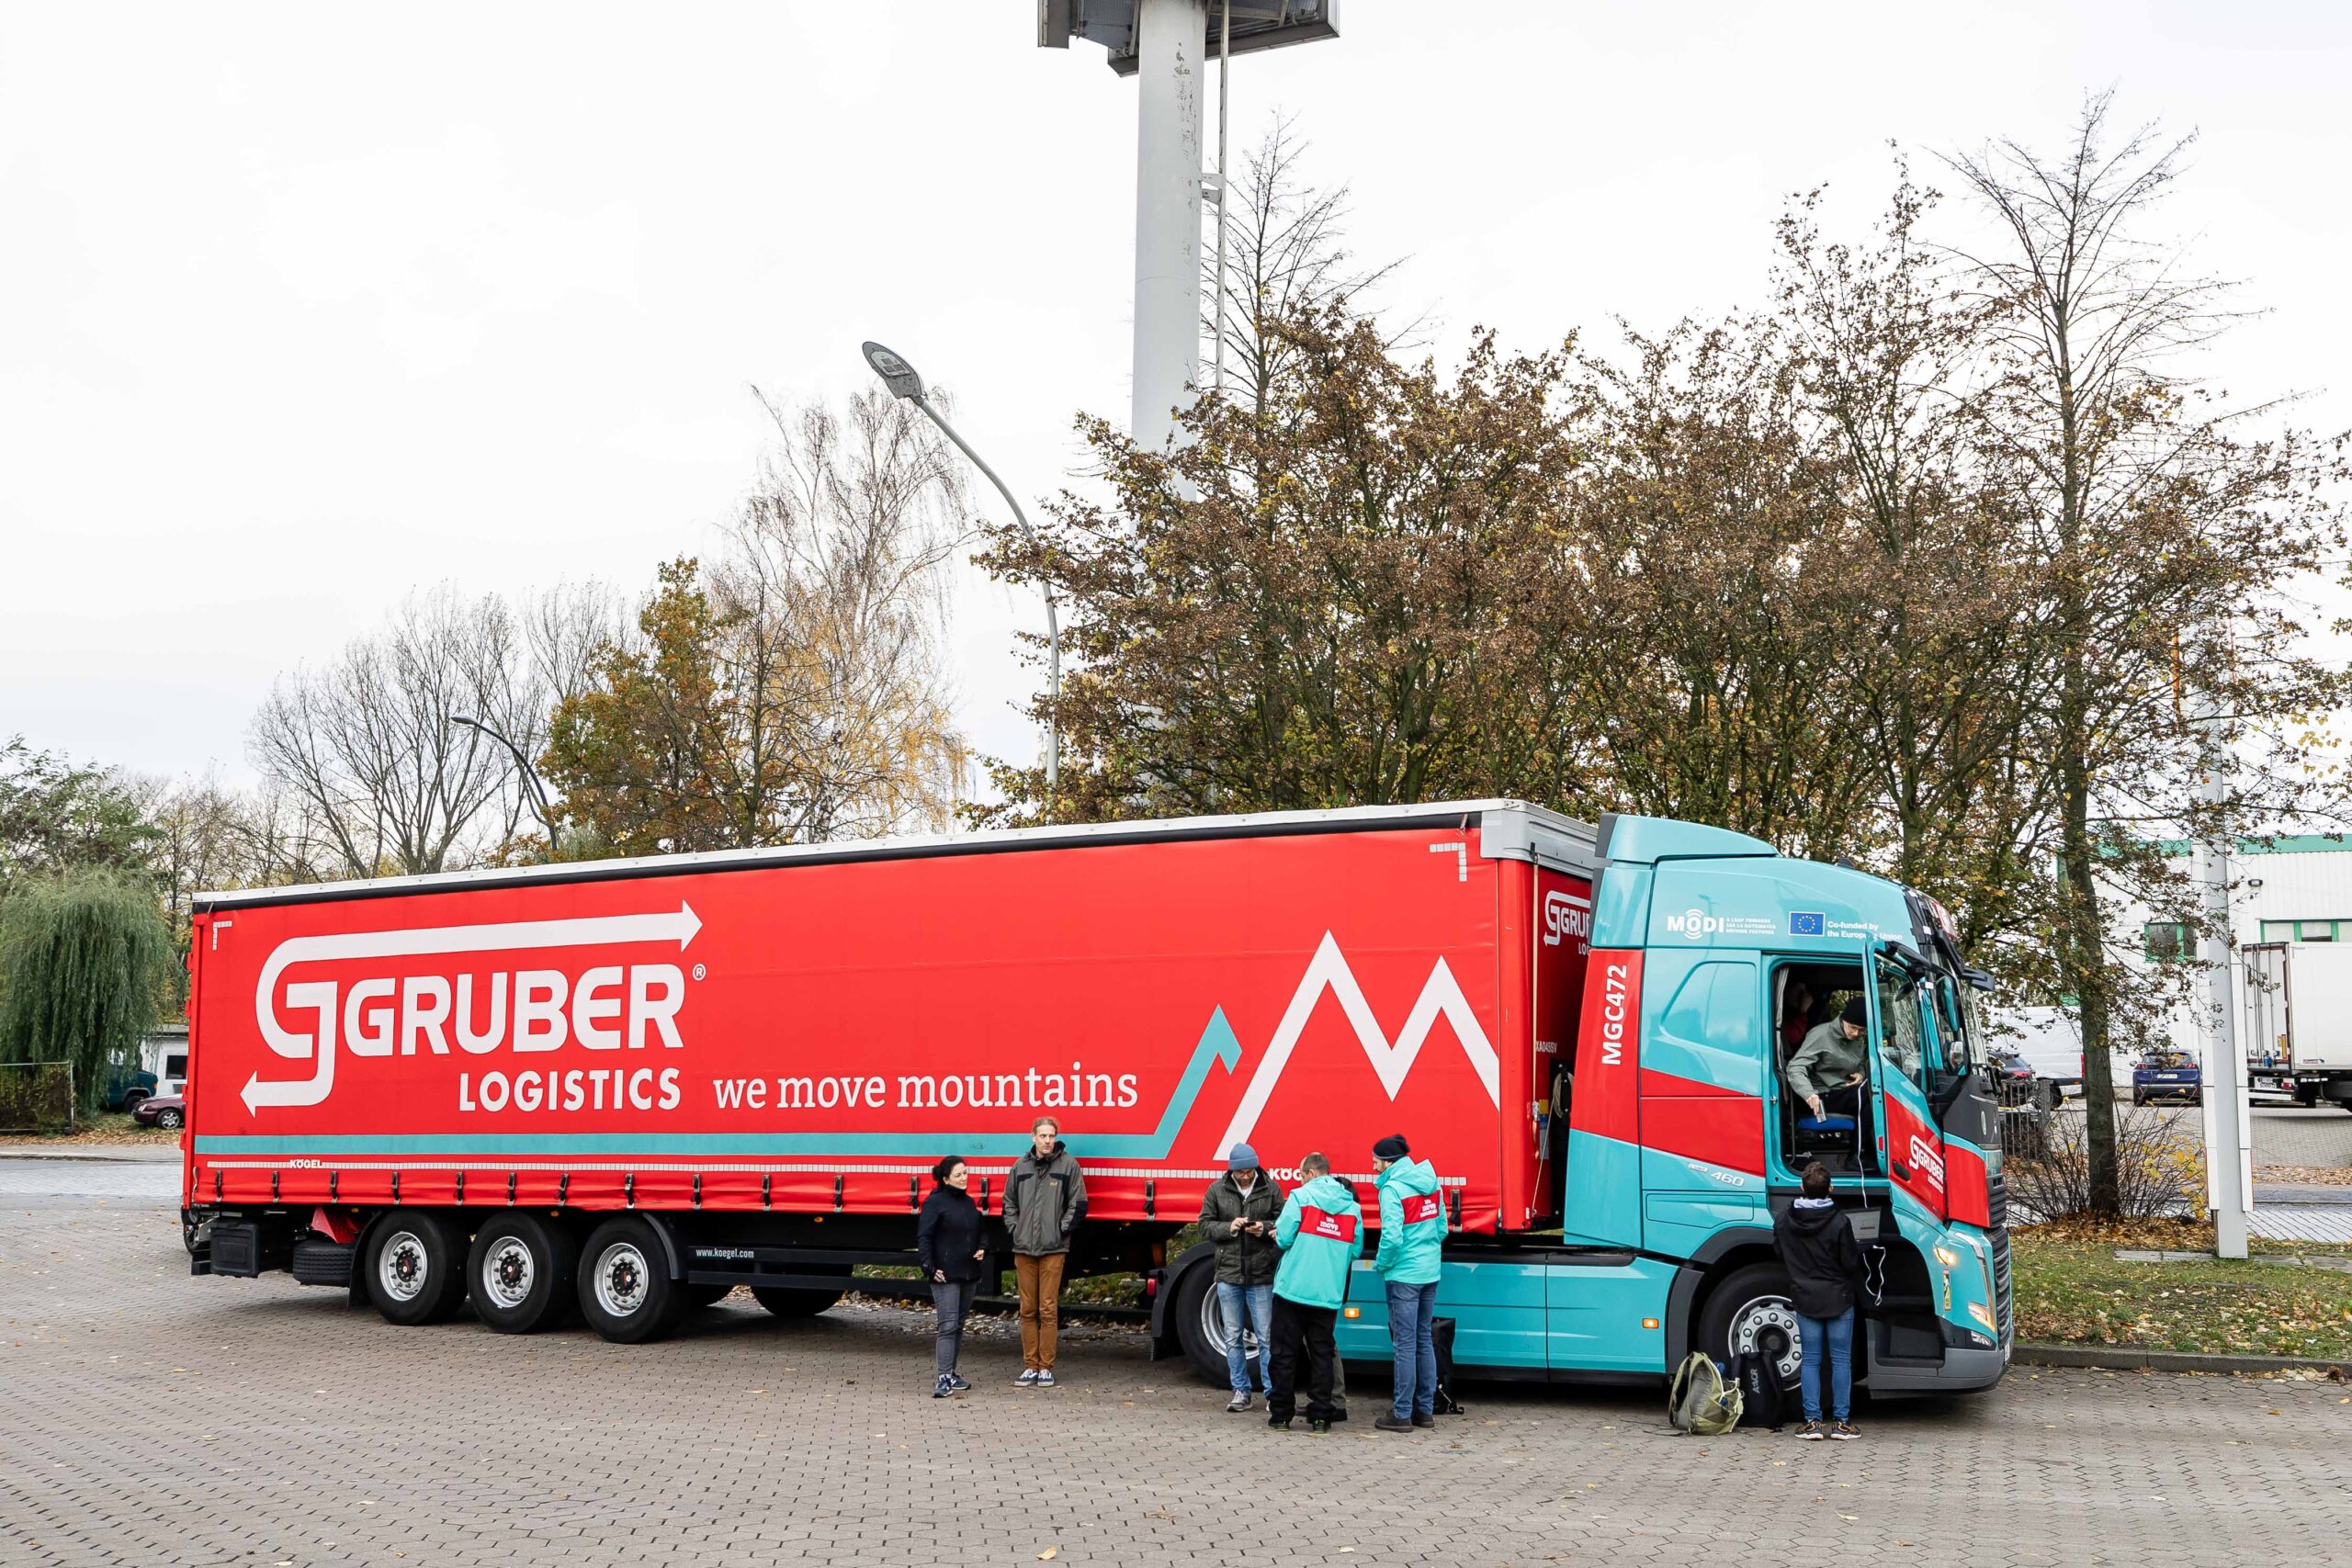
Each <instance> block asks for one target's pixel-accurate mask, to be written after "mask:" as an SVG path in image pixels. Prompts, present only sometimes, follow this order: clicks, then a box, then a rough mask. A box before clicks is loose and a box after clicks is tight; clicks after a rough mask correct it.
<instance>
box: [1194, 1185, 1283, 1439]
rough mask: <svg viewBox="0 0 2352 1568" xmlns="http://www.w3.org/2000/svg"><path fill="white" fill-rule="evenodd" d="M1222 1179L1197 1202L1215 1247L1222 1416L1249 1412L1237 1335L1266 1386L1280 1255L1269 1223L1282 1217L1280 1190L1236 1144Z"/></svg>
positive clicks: (1245, 1362) (1246, 1360) (1246, 1362)
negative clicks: (1225, 1400)
mask: <svg viewBox="0 0 2352 1568" xmlns="http://www.w3.org/2000/svg"><path fill="white" fill-rule="evenodd" d="M1225 1167H1226V1168H1225V1174H1224V1175H1223V1176H1221V1177H1219V1178H1217V1179H1216V1180H1215V1181H1213V1182H1211V1183H1210V1184H1209V1190H1208V1191H1207V1193H1206V1194H1205V1195H1204V1196H1203V1197H1202V1199H1201V1234H1202V1235H1204V1236H1206V1237H1207V1238H1208V1239H1209V1240H1210V1241H1212V1242H1214V1243H1216V1304H1217V1311H1218V1313H1219V1314H1220V1315H1222V1316H1223V1317H1224V1319H1225V1333H1226V1341H1225V1366H1226V1372H1227V1377H1228V1379H1229V1381H1230V1382H1231V1383H1232V1386H1233V1399H1232V1401H1231V1403H1229V1404H1227V1405H1226V1407H1225V1408H1226V1409H1227V1411H1228V1412H1238V1411H1243V1410H1247V1409H1249V1408H1250V1348H1249V1345H1248V1342H1247V1340H1246V1339H1245V1338H1244V1337H1243V1331H1244V1330H1245V1329H1249V1330H1251V1331H1254V1332H1255V1333H1256V1335H1257V1337H1258V1382H1259V1385H1260V1386H1261V1387H1264V1386H1267V1384H1266V1378H1267V1372H1268V1367H1267V1364H1266V1359H1267V1354H1268V1348H1269V1347H1270V1346H1271V1345H1272V1342H1273V1335H1274V1270H1275V1269H1277V1268H1278V1267H1280V1266H1281V1264H1282V1260H1283V1249H1282V1248H1281V1247H1276V1246H1275V1245H1274V1221H1275V1220H1276V1219H1277V1218H1278V1217H1280V1215H1281V1214H1282V1212H1283V1190H1282V1189H1281V1188H1280V1187H1278V1186H1276V1185H1275V1183H1274V1179H1273V1178H1272V1177H1271V1176H1268V1175H1267V1174H1266V1173H1265V1172H1264V1171H1262V1170H1261V1169H1259V1168H1258V1151H1257V1150H1255V1149H1253V1148H1251V1147H1250V1145H1247V1144H1236V1145H1233V1150H1232V1152H1231V1153H1230V1154H1229V1155H1227V1156H1226V1162H1225Z"/></svg>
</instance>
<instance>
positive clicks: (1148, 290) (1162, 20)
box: [1133, 0, 1208, 451]
mask: <svg viewBox="0 0 2352 1568" xmlns="http://www.w3.org/2000/svg"><path fill="white" fill-rule="evenodd" d="M1207 51H1208V4H1207V0H1137V3H1136V105H1137V107H1136V354H1135V403H1134V411H1133V434H1134V435H1135V438H1136V444H1137V445H1138V446H1145V447H1148V448H1149V449H1151V450H1153V451H1157V450H1159V448H1160V447H1161V446H1164V445H1166V443H1167V441H1168V438H1169V437H1170V435H1171V434H1174V432H1175V428H1176V422H1175V420H1174V418H1173V417H1172V415H1171V411H1172V410H1174V409H1175V408H1177V407H1178V406H1179V405H1180V404H1182V403H1185V402H1188V401H1190V400H1191V399H1192V396H1193V388H1195V387H1197V386H1198V385H1199V384H1200V379H1201V66H1202V63H1203V57H1204V55H1205V54H1206V53H1207Z"/></svg>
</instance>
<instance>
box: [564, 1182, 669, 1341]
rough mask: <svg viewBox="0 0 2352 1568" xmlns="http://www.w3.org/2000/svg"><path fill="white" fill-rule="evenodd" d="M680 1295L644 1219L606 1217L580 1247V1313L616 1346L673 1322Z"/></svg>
mask: <svg viewBox="0 0 2352 1568" xmlns="http://www.w3.org/2000/svg"><path fill="white" fill-rule="evenodd" d="M685 1300H686V1298H685V1296H684V1293H683V1292H682V1290H681V1287H680V1285H679V1282H678V1281H677V1280H673V1279H671V1278H670V1269H669V1254H668V1252H667V1251H666V1250H665V1249H664V1248H663V1247H662V1238H661V1237H660V1236H658V1235H655V1234H654V1231H653V1226H652V1224H650V1223H649V1222H648V1221H645V1220H643V1219H639V1217H637V1216H636V1215H633V1214H629V1215H622V1216H620V1217H617V1218H615V1219H610V1220H606V1221H605V1223H604V1224H601V1225H598V1226H597V1227H596V1228H595V1229H594V1231H593V1232H591V1233H590V1234H589V1236H588V1245H587V1246H586V1247H582V1248H581V1249H580V1315H581V1316H582V1317H584V1318H586V1319H587V1320H588V1326H589V1327H591V1328H594V1330H595V1331H596V1332H597V1333H599V1334H601V1335H603V1336H604V1337H605V1338H607V1339H609V1340H611V1341H612V1342H613V1343H614V1344H616V1345H642V1344H644V1343H645V1342H646V1341H647V1340H649V1339H659V1338H661V1337H662V1336H663V1335H665V1334H667V1333H669V1332H670V1330H671V1329H673V1328H674V1327H676V1326H677V1324H678V1319H679V1318H680V1317H681V1316H683V1315H684V1311H685Z"/></svg>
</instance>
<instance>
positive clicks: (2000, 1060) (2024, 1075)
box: [1985, 1045, 2058, 1109]
mask: <svg viewBox="0 0 2352 1568" xmlns="http://www.w3.org/2000/svg"><path fill="white" fill-rule="evenodd" d="M1985 1064H1986V1065H1987V1066H1989V1067H1990V1068H1991V1069H1992V1077H1993V1087H1994V1096H1995V1098H1996V1099H1997V1100H1999V1101H2000V1102H2001V1103H2002V1104H2003V1105H2040V1106H2042V1107H2043V1108H2044V1109H2047V1108H2048V1107H2049V1106H2050V1105H2052V1104H2053V1103H2055V1102H2056V1100H2057V1098H2058V1089H2057V1086H2056V1085H2055V1084H2052V1085H2050V1086H2049V1088H2048V1089H2047V1090H2046V1091H2041V1092H2037V1083H2038V1080H2039V1079H2040V1077H2041V1075H2040V1074H2038V1073H2036V1072H2035V1071H2034V1070H2033V1064H2032V1063H2031V1062H2029V1061H2027V1060H2026V1059H2025V1056H2024V1055H2023V1054H2022V1053H2019V1052H2017V1051H2012V1050H2009V1049H2007V1047H2004V1046H2000V1045H1996V1046H1994V1047H1993V1048H1992V1049H1990V1050H1988V1051H1986V1052H1985Z"/></svg>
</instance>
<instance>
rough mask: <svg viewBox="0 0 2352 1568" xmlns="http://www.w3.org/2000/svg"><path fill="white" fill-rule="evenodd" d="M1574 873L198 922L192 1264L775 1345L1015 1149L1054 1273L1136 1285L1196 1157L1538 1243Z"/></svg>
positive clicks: (1136, 853) (1177, 843) (1091, 876)
mask: <svg viewBox="0 0 2352 1568" xmlns="http://www.w3.org/2000/svg"><path fill="white" fill-rule="evenodd" d="M1595 870H1596V863H1595V861H1594V858H1593V842H1592V836H1591V830H1590V829H1588V828H1586V827H1584V826H1583V825H1581V824H1577V823H1575V822H1571V821H1569V820H1567V819H1566V818H1560V817H1557V816H1554V815H1552V814H1550V813H1546V812H1544V811H1542V810H1539V809H1536V808H1533V807H1527V806H1525V805H1522V804H1520V803H1516V802H1507V801H1487V802H1473V803H1467V804H1453V805H1445V806H1438V807H1400V808H1371V809H1363V810H1351V811H1332V812H1318V813H1283V814H1269V815H1264V816H1255V817H1232V818H1210V819H1192V820H1186V821H1182V822H1179V823H1172V824H1153V823H1138V824H1123V825H1114V826H1106V827H1087V828H1069V829H1035V830H1028V831H1022V832H1010V833H996V834H977V835H969V836H964V837H955V838H941V839H928V840H888V841H881V842H876V843H867V844H852V845H819V846H809V847H801V848H789V849H779V850H760V851H746V852H733V853H718V854H702V855H683V856H674V857H664V858H661V859H655V860H644V861H627V862H612V863H599V864H592V865H556V866H546V867H532V868H525V869H517V870H499V871H482V872H469V873H462V874H448V875H439V876H424V877H413V878H401V879H395V880H388V881H376V882H366V883H353V884H345V885H337V886H314V887H300V888H281V889H265V890H255V891H249V892H238V893H221V894H214V895H209V896H207V897H203V898H201V899H199V900H198V908H197V913H196V917H195V942H194V952H193V956H192V959H191V967H192V971H193V976H192V978H193V993H192V997H191V1000H190V1005H189V1017H190V1024H191V1041H190V1043H191V1054H192V1073H191V1077H190V1081H189V1086H188V1091H187V1099H188V1126H187V1135H186V1137H185V1140H184V1146H185V1150H186V1179H187V1198H186V1201H187V1208H188V1211H189V1216H190V1219H191V1222H192V1223H202V1224H206V1227H207V1228H206V1233H205V1234H206V1237H207V1240H206V1243H205V1244H204V1245H203V1246H202V1247H199V1248H198V1258H197V1263H196V1268H197V1269H198V1271H199V1272H211V1273H233V1274H253V1273H256V1272H259V1271H261V1270H263V1269H270V1268H278V1267H290V1268H291V1269H293V1270H294V1272H295V1273H296V1275H297V1277H298V1278H300V1279H303V1280H306V1281H309V1282H315V1283H326V1284H347V1285H348V1286H349V1287H350V1289H351V1290H352V1292H353V1294H354V1297H355V1299H361V1298H366V1299H368V1300H372V1301H373V1302H374V1303H375V1304H377V1305H378V1306H379V1308H381V1309H382V1310H383V1311H384V1313H385V1314H386V1315H387V1316H389V1317H391V1318H393V1319H395V1320H396V1321H424V1320H426V1319H429V1318H432V1317H435V1316H441V1315H447V1314H449V1313H451V1312H454V1311H455V1310H456V1309H457V1307H458V1305H459V1303H461V1301H463V1300H464V1299H465V1298H466V1297H467V1296H468V1295H469V1294H470V1295H471V1297H472V1298H473V1302H474V1306H475V1310H476V1313H477V1314H478V1315H480V1316H481V1317H482V1318H483V1320H484V1321H485V1322H486V1323H488V1324H490V1325H492V1326H493V1327H500V1328H508V1329H518V1330H519V1329H526V1328H532V1327H537V1326H541V1325H545V1324H547V1323H549V1322H553V1321H556V1320H557V1319H558V1318H560V1316H562V1315H563V1314H564V1313H565V1312H566V1311H567V1310H568V1309H569V1307H570V1305H571V1301H572V1298H573V1295H574V1293H575V1291H576V1294H577V1299H578V1303H579V1305H580V1306H581V1308H582V1311H584V1312H585V1313H586V1314H587V1315H588V1317H589V1318H590V1320H591V1321H592V1323H593V1324H594V1325H595V1326H596V1327H597V1328H598V1329H599V1330H600V1331H601V1332H603V1333H605V1335H606V1336H607V1337H613V1338H616V1339H630V1340H634V1339H642V1338H647V1337H652V1336H654V1335H656V1334H658V1333H661V1332H662V1331H663V1330H664V1329H666V1328H667V1327H669V1326H671V1325H673V1323H674V1322H675V1321H676V1319H677V1317H678V1315H679V1314H680V1313H682V1312H683V1311H684V1310H685V1309H686V1307H688V1306H690V1305H691V1304H693V1303H695V1301H697V1300H707V1299H709V1298H710V1297H712V1296H715V1295H716V1294H718V1293H721V1292H724V1291H726V1290H728V1289H729V1288H731V1287H733V1286H735V1285H739V1284H741V1285H749V1286H751V1287H752V1288H753V1289H754V1291H755V1292H757V1293H758V1295H759V1297H760V1299H761V1300H762V1301H763V1303H765V1304H767V1305H768V1306H769V1307H771V1309H772V1310H775V1311H777V1312H779V1313H786V1314H793V1313H803V1312H810V1311H818V1310H821V1309H822V1308H823V1307H824V1306H826V1305H829V1304H831V1302H832V1301H834V1300H836V1299H838V1296H839V1294H840V1292H841V1291H842V1287H843V1282H844V1281H845V1280H846V1278H847V1276H848V1274H849V1272H850V1269H852V1268H853V1267H854V1266H855V1265H857V1264H860V1263H903V1262H905V1261H906V1260H907V1258H908V1256H909V1251H910V1247H911V1241H912V1225H911V1219H910V1216H911V1214H912V1213H913V1211H914V1209H915V1208H916V1206H917V1205H918V1204H919V1203H920V1201H921V1200H922V1196H923V1193H924V1190H926V1188H927V1187H928V1185H929V1179H928V1175H927V1172H928V1171H929V1168H930V1167H931V1164H932V1162H933V1160H934V1159H936V1158H937V1157H939V1156H943V1155H947V1154H956V1155H961V1156H966V1157H967V1159H968V1160H969V1161H970V1162H971V1165H972V1168H973V1172H974V1177H975V1179H974V1182H973V1188H972V1190H973V1192H974V1195H975V1196H976V1197H977V1198H978V1200H979V1201H980V1202H981V1204H982V1205H983V1207H984V1208H986V1209H987V1210H989V1213H995V1212H996V1210H997V1208H998V1201H997V1200H998V1196H999V1194H1000V1193H1001V1189H1002V1184H1003V1178H1004V1174H1005V1172H1006V1171H1007V1170H1008V1169H1009V1168H1010V1167H1011V1163H1012V1158H1013V1157H1014V1156H1016V1155H1017V1154H1018V1153H1019V1152H1020V1151H1021V1150H1022V1149H1023V1147H1024V1146H1025V1145H1026V1142H1027V1136H1028V1133H1029V1129H1030V1125H1031V1122H1032V1121H1033V1120H1034V1119H1035V1117H1037V1116H1039V1115H1045V1114H1050V1115H1053V1116H1054V1117H1056V1118H1057V1119H1058V1121H1059V1122H1060V1124H1061V1128H1062V1133H1063V1136H1064V1138H1065V1140H1066V1141H1067V1142H1068V1144H1069V1146H1070V1147H1071V1149H1072V1151H1073V1152H1075V1153H1076V1154H1077V1155H1078V1156H1079V1157H1080V1160H1081V1161H1082V1162H1083V1163H1084V1166H1085V1168H1086V1172H1087V1190H1088V1195H1089V1199H1090V1204H1091V1207H1090V1210H1089V1214H1088V1221H1087V1224H1085V1225H1083V1226H1082V1227H1081V1230H1080V1236H1079V1239H1078V1243H1077V1254H1076V1256H1074V1258H1073V1259H1072V1270H1073V1272H1081V1271H1084V1270H1087V1269H1097V1270H1103V1269H1139V1270H1144V1271H1147V1272H1150V1271H1153V1270H1156V1269H1159V1268H1160V1267H1161V1266H1162V1265H1163V1264H1164V1263H1165V1262H1166V1253H1165V1248H1166V1243H1167V1239H1168V1237H1169V1236H1170V1234H1172V1233H1173V1232H1174V1231H1175V1230H1176V1229H1177V1228H1179V1227H1180V1226H1182V1224H1185V1223H1186V1222H1188V1221H1189V1220H1191V1219H1192V1218H1193V1217H1194V1216H1195V1215H1196V1214H1197V1213H1198V1212H1199V1207H1200V1202H1201V1198H1202V1195H1203V1192H1204V1189H1205V1187H1206V1185H1207V1184H1208V1183H1209V1182H1210V1181H1211V1180H1213V1179H1215V1178H1216V1176H1217V1175H1218V1174H1219V1173H1220V1172H1221V1171H1222V1170H1223V1168H1224V1156H1225V1152H1226V1150H1227V1148H1228V1147H1229V1146H1230V1145H1233V1144H1235V1143H1238V1142H1249V1143H1251V1144H1253V1145H1256V1146H1257V1147H1258V1148H1259V1149H1260V1150H1261V1151H1262V1153H1263V1156H1264V1158H1265V1162H1266V1163H1267V1165H1269V1166H1270V1167H1272V1168H1274V1169H1275V1170H1276V1172H1277V1174H1278V1175H1279V1174H1282V1173H1283V1172H1284V1171H1285V1170H1286V1169H1287V1168H1289V1167H1291V1166H1293V1165H1295V1162H1296V1159H1297V1156H1299V1155H1301V1154H1303V1153H1305V1152H1306V1151H1308V1150H1310V1149H1322V1150H1327V1151H1328V1152H1329V1153H1330V1155H1331V1156H1332V1157H1333V1159H1334V1162H1335V1164H1336V1166H1337V1167H1338V1168H1339V1169H1340V1170H1341V1171H1342V1172H1349V1171H1354V1172H1358V1173H1363V1172H1365V1171H1366V1170H1367V1169H1368V1164H1367V1162H1368V1152H1369V1149H1370V1146H1371V1145H1372V1143H1373V1141H1374V1139H1375V1138H1376V1137H1378V1136H1379V1135H1381V1134H1385V1133H1388V1132H1392V1131H1400V1130H1401V1131H1404V1132H1406V1133H1407V1134H1408V1135H1409V1136H1410V1137H1411V1139H1412V1142H1413V1146H1414V1150H1415V1152H1416V1154H1417V1155H1425V1156H1428V1157H1429V1158H1430V1159H1431V1160H1432V1161H1433V1162H1434V1164H1435V1165H1436V1168H1437V1169H1438V1170H1439V1171H1440V1172H1441V1173H1442V1176H1443V1177H1444V1179H1445V1181H1446V1183H1447V1199H1448V1202H1449V1205H1450V1207H1451V1208H1452V1209H1453V1211H1454V1213H1455V1214H1456V1216H1457V1217H1458V1220H1459V1223H1460V1224H1461V1226H1462V1227H1463V1229H1464V1231H1465V1232H1466V1233H1468V1234H1469V1235H1473V1236H1475V1235H1487V1236H1495V1235H1510V1234H1514V1233H1524V1232H1531V1231H1538V1230H1541V1229H1543V1228H1544V1227H1545V1226H1546V1225H1547V1224H1549V1225H1556V1224H1557V1220H1556V1217H1555V1216H1556V1209H1557V1204H1558V1201H1559V1193H1558V1190H1557V1182H1556V1181H1555V1180H1554V1179H1548V1178H1547V1174H1546V1173H1547V1171H1548V1170H1550V1169H1551V1168H1552V1165H1553V1162H1554V1161H1555V1159H1556V1157H1557V1145H1558V1142H1559V1140H1557V1139H1556V1138H1555V1137H1554V1136H1553V1133H1554V1129H1553V1128H1552V1126H1551V1125H1550V1119H1549V1117H1548V1114H1547V1111H1548V1107H1549V1105H1550V1103H1551V1099H1550V1097H1551V1090H1552V1088H1553V1083H1554V1077H1555V1069H1557V1068H1559V1067H1561V1066H1564V1065H1565V1063H1566V1054H1567V1053H1568V1052H1569V1051H1571V1050H1572V1048H1573V1042H1574V1040H1575V1037H1576V1031H1577V1020H1578V1008H1579V1002H1580V999H1581V994H1582V989H1583V984H1584V976H1585V970H1586V967H1587V964H1586V955H1587V948H1588V939H1589V934H1590V931H1591V925H1590V920H1591V892H1592V877H1593V875H1594V874H1595ZM1155 1283H1157V1278H1156V1276H1155ZM1178 1315H1179V1316H1180V1317H1181V1316H1182V1314H1178ZM1166 1316H1167V1314H1165V1313H1164V1312H1163V1313H1162V1314H1160V1318H1161V1321H1162V1323H1163V1326H1164V1322H1165V1318H1166ZM1171 1337H1172V1333H1171ZM1191 1348H1194V1349H1195V1350H1196V1352H1199V1351H1200V1350H1201V1349H1202V1348H1200V1347H1191ZM1196 1359H1198V1356H1197V1355H1196Z"/></svg>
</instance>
